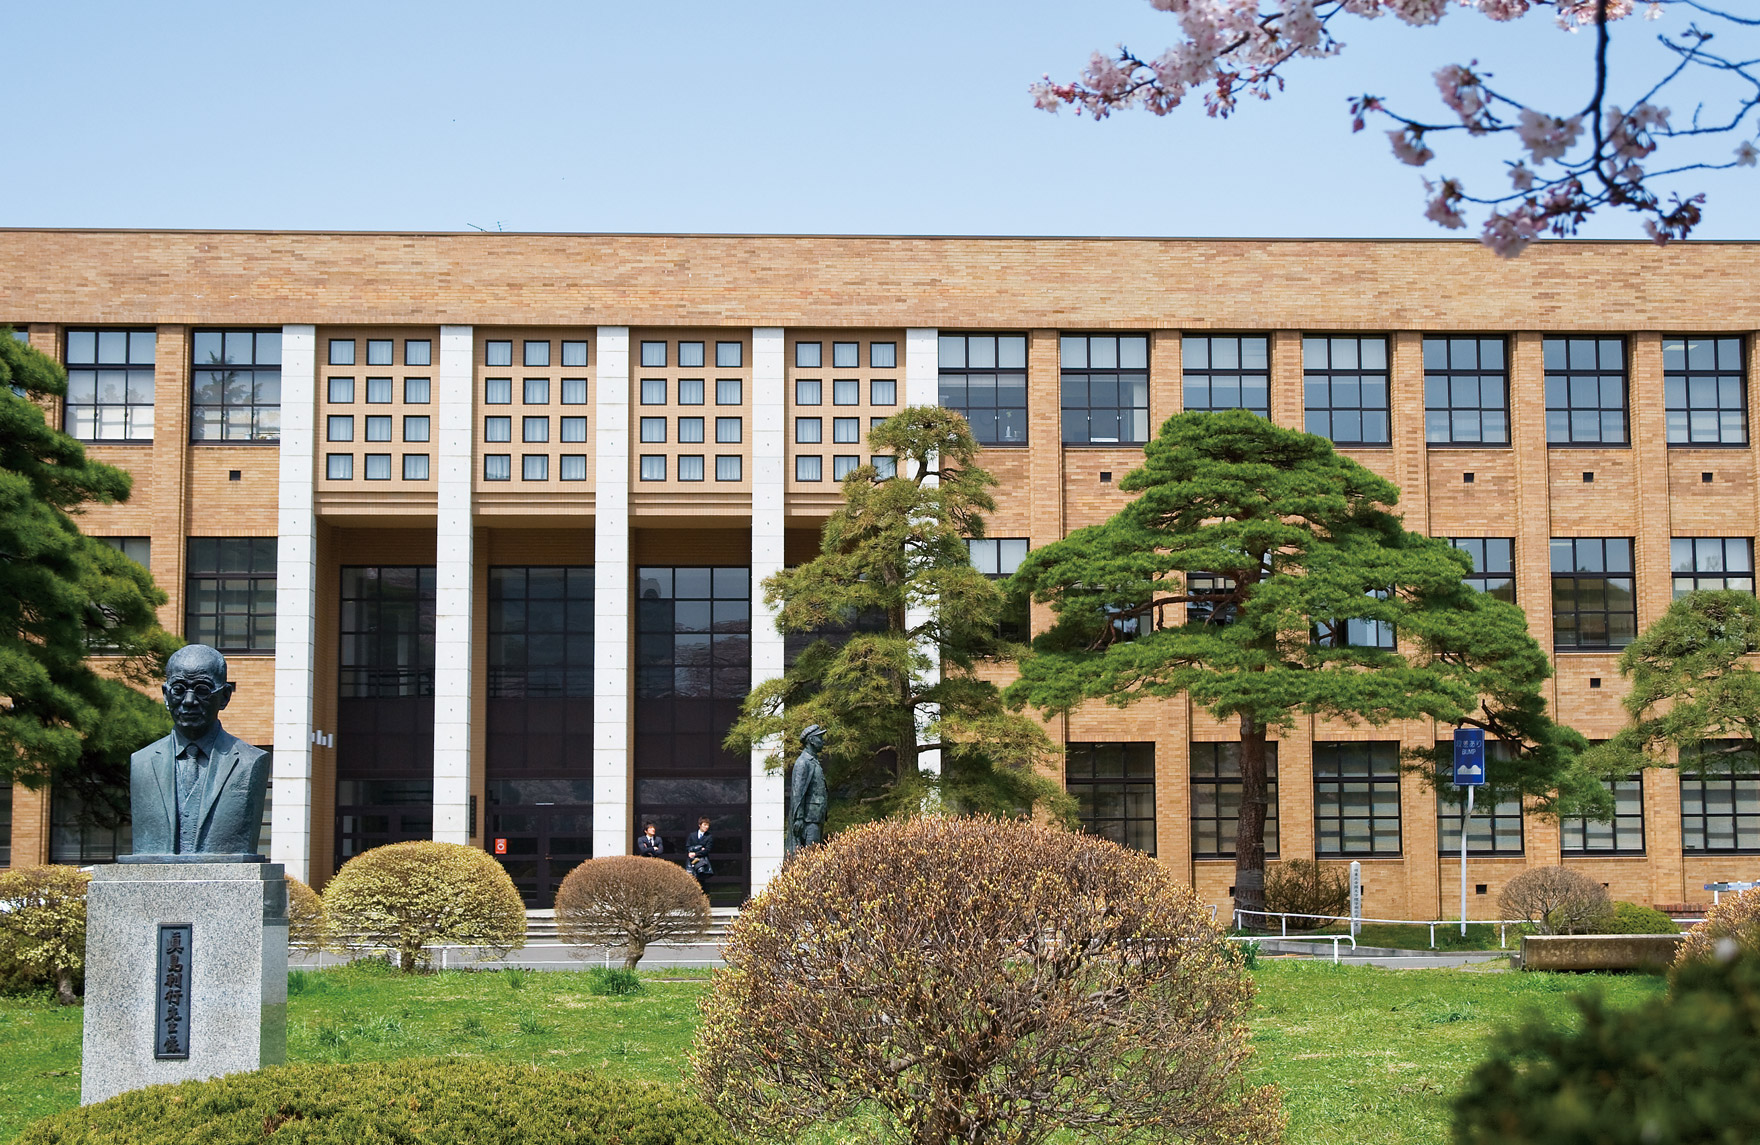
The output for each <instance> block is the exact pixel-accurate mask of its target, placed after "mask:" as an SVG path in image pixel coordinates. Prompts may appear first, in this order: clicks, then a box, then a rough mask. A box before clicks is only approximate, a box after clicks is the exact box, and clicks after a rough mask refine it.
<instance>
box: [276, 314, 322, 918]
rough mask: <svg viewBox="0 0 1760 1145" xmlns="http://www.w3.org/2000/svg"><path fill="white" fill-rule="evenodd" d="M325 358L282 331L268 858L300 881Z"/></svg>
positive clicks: (311, 331) (306, 873)
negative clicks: (316, 491)
mask: <svg viewBox="0 0 1760 1145" xmlns="http://www.w3.org/2000/svg"><path fill="white" fill-rule="evenodd" d="M317 397H318V354H317V333H316V329H315V328H314V327H311V326H283V327H282V328H281V477H280V481H279V485H278V488H277V494H276V503H277V504H276V528H277V533H278V535H279V536H280V538H281V539H280V542H279V543H278V545H277V547H276V550H275V760H274V767H273V771H272V775H273V783H274V803H273V805H272V810H271V822H270V825H269V858H270V859H271V861H273V862H277V863H280V864H282V865H283V866H285V867H286V868H287V873H288V874H289V875H291V876H292V877H294V878H296V879H299V880H300V881H301V882H308V883H309V882H310V881H311V873H312V872H311V865H312V731H313V728H312V690H313V687H314V683H315V681H314V676H313V672H314V668H315V661H316V654H317V638H318V619H317V612H318V564H317V562H318V524H317V517H316V514H315V513H314V510H313V504H312V491H313V488H314V485H313V477H314V472H313V467H314V465H315V464H316V458H317V432H316V426H317V416H318V413H317Z"/></svg>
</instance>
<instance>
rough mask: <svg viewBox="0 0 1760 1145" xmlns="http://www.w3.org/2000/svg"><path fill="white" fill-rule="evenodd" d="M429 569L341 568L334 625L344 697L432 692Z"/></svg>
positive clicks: (431, 573)
mask: <svg viewBox="0 0 1760 1145" xmlns="http://www.w3.org/2000/svg"><path fill="white" fill-rule="evenodd" d="M434 575H435V574H434V566H433V565H344V566H343V568H342V594H341V619H340V624H339V625H338V629H337V631H338V634H339V643H340V651H339V657H340V660H339V663H340V665H341V675H340V689H341V691H340V695H341V696H342V697H343V698H344V699H376V698H382V697H386V696H432V695H433V694H434V608H435V604H434V602H435V585H436V582H435V579H434Z"/></svg>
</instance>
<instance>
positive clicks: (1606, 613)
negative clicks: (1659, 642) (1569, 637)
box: [1548, 537, 1638, 652]
mask: <svg viewBox="0 0 1760 1145" xmlns="http://www.w3.org/2000/svg"><path fill="white" fill-rule="evenodd" d="M1634 540H1635V539H1634V538H1632V537H1553V538H1552V541H1551V544H1550V545H1549V546H1548V553H1549V562H1550V565H1551V570H1552V572H1551V590H1552V648H1553V651H1555V652H1607V651H1611V650H1614V649H1619V648H1624V647H1625V646H1626V645H1628V644H1630V643H1631V642H1632V641H1633V640H1635V639H1637V635H1638V593H1637V571H1636V565H1635V553H1634V549H1635V548H1636V545H1635V543H1634ZM1610 541H1621V542H1624V546H1625V566H1626V567H1625V568H1624V569H1611V570H1610V569H1608V567H1607V565H1608V564H1609V561H1608V559H1607V555H1606V552H1607V545H1608V542H1610ZM1566 543H1568V544H1569V545H1570V553H1571V570H1570V571H1568V572H1560V571H1558V556H1559V546H1561V545H1564V544H1566ZM1585 544H1596V545H1599V546H1600V549H1601V558H1600V561H1601V565H1602V567H1601V569H1600V570H1595V569H1581V568H1579V567H1578V566H1579V565H1580V563H1581V558H1579V557H1578V555H1577V554H1578V552H1579V551H1581V550H1580V546H1582V545H1585ZM1593 580H1600V581H1603V582H1606V581H1610V580H1624V581H1626V582H1627V583H1626V593H1627V595H1628V597H1629V599H1630V601H1631V608H1630V609H1629V610H1628V609H1618V610H1615V609H1612V608H1601V609H1587V610H1585V609H1582V608H1580V607H1576V604H1577V600H1578V597H1579V596H1580V595H1581V593H1582V592H1583V587H1582V586H1583V582H1585V581H1593ZM1562 581H1570V582H1571V587H1570V589H1569V599H1570V601H1571V604H1572V607H1570V608H1568V609H1566V608H1561V607H1560V606H1559V600H1560V597H1559V592H1560V582H1562ZM1602 600H1603V602H1605V601H1606V600H1607V586H1606V585H1605V583H1604V584H1603V587H1602ZM1584 616H1600V617H1602V618H1603V620H1602V624H1603V630H1604V631H1605V632H1607V633H1609V639H1608V640H1607V641H1606V642H1605V643H1584V642H1582V641H1581V640H1580V639H1579V640H1576V641H1573V642H1571V643H1564V642H1562V641H1561V640H1560V639H1559V637H1560V634H1561V633H1562V632H1564V631H1566V630H1565V628H1564V627H1563V626H1562V624H1561V621H1562V620H1563V619H1564V618H1565V617H1570V618H1571V619H1572V620H1573V622H1574V623H1573V624H1572V626H1571V628H1570V631H1572V632H1576V633H1581V631H1582V625H1581V618H1582V617H1584ZM1615 616H1629V617H1630V618H1631V623H1630V626H1629V627H1628V628H1627V630H1626V639H1625V640H1624V641H1616V640H1614V639H1613V638H1612V636H1611V634H1612V631H1613V626H1612V624H1611V618H1612V617H1615Z"/></svg>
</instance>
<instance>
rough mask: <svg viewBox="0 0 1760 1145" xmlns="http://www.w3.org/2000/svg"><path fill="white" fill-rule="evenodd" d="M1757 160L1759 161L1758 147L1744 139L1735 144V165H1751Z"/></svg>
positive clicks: (1759, 149) (1759, 151)
mask: <svg viewBox="0 0 1760 1145" xmlns="http://www.w3.org/2000/svg"><path fill="white" fill-rule="evenodd" d="M1757 161H1760V148H1756V147H1755V146H1754V144H1753V143H1751V142H1749V141H1748V140H1746V139H1744V140H1742V141H1741V142H1740V143H1738V144H1736V166H1737V167H1752V166H1754V164H1755V162H1757Z"/></svg>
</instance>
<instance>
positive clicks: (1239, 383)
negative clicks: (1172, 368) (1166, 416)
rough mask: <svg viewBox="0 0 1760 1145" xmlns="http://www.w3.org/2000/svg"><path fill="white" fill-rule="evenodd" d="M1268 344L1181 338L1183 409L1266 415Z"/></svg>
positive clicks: (1255, 340)
mask: <svg viewBox="0 0 1760 1145" xmlns="http://www.w3.org/2000/svg"><path fill="white" fill-rule="evenodd" d="M1269 343H1270V340H1269V339H1266V338H1241V337H1234V336H1228V337H1216V338H1202V337H1193V336H1189V335H1188V336H1185V337H1182V338H1181V339H1180V344H1179V355H1180V362H1181V365H1182V367H1183V368H1184V371H1185V408H1186V410H1187V411H1192V410H1223V409H1244V410H1252V411H1253V412H1254V413H1256V414H1258V415H1259V416H1260V417H1270V416H1271V357H1270V353H1269V350H1268V346H1269Z"/></svg>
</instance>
